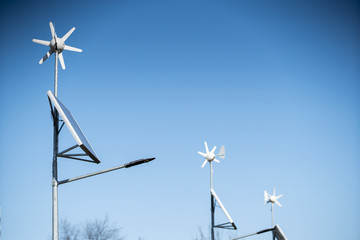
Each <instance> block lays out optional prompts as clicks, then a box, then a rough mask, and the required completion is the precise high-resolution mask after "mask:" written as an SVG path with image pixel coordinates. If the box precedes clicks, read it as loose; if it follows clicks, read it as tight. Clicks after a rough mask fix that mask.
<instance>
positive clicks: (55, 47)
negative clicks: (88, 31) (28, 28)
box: [33, 22, 82, 70]
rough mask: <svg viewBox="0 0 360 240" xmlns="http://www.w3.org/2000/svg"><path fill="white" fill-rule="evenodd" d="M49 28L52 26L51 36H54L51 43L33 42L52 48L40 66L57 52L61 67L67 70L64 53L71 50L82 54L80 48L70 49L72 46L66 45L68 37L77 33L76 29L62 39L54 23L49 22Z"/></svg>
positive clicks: (40, 62)
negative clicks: (57, 33) (58, 35)
mask: <svg viewBox="0 0 360 240" xmlns="http://www.w3.org/2000/svg"><path fill="white" fill-rule="evenodd" d="M49 26H50V31H51V36H52V39H51V40H50V41H44V40H39V39H33V42H35V43H38V44H41V45H45V46H49V47H50V50H49V51H48V52H47V53H46V54H45V56H44V57H43V58H42V59H41V60H40V61H39V64H42V63H43V62H44V61H45V60H46V59H48V58H49V57H50V56H51V55H52V54H53V53H54V52H56V53H58V56H59V60H60V64H61V67H62V69H64V70H65V62H64V57H63V54H62V51H63V50H69V51H73V52H82V50H81V49H79V48H75V47H70V46H67V45H65V41H66V39H68V37H70V35H71V34H72V33H73V32H74V31H75V27H73V28H71V29H70V30H69V31H68V32H67V33H66V34H65V35H64V36H63V37H62V38H59V37H57V35H56V32H55V28H54V25H53V23H52V22H49Z"/></svg>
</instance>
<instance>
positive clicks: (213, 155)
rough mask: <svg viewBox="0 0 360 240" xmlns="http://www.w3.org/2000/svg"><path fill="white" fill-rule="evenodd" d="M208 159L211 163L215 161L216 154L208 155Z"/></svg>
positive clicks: (210, 153)
mask: <svg viewBox="0 0 360 240" xmlns="http://www.w3.org/2000/svg"><path fill="white" fill-rule="evenodd" d="M206 159H207V160H208V161H209V162H211V161H213V160H214V159H215V154H214V153H212V152H209V153H208V154H207V155H206Z"/></svg>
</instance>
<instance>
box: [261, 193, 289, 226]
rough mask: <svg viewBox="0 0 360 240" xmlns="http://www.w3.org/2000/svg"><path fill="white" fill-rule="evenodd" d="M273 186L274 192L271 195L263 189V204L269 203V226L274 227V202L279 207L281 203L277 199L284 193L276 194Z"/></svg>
mask: <svg viewBox="0 0 360 240" xmlns="http://www.w3.org/2000/svg"><path fill="white" fill-rule="evenodd" d="M275 191H276V190H275V188H274V192H273V195H270V194H269V193H268V192H267V191H266V190H265V191H264V201H265V202H264V204H267V203H271V227H274V211H273V208H274V203H275V204H277V205H278V206H279V207H281V206H282V205H281V204H280V203H279V202H278V199H279V198H281V197H282V196H283V195H284V194H280V195H278V196H276V194H275Z"/></svg>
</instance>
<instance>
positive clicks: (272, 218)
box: [271, 203, 274, 227]
mask: <svg viewBox="0 0 360 240" xmlns="http://www.w3.org/2000/svg"><path fill="white" fill-rule="evenodd" d="M273 207H274V204H273V203H271V227H274V211H273Z"/></svg>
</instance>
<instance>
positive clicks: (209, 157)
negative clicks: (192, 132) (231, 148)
mask: <svg viewBox="0 0 360 240" xmlns="http://www.w3.org/2000/svg"><path fill="white" fill-rule="evenodd" d="M204 143H205V151H206V153H203V152H200V151H199V152H198V154H200V155H201V156H203V157H204V158H205V161H204V163H203V164H202V166H201V168H203V167H204V166H205V164H206V162H209V163H211V162H212V161H215V162H217V163H220V161H219V160H217V159H216V157H219V158H221V159H224V158H225V146H224V145H223V146H221V148H220V152H219V154H218V155H215V153H214V152H215V150H216V146H214V147H213V149H211V151H209V148H208V145H207V142H206V141H205V142H204Z"/></svg>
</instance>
